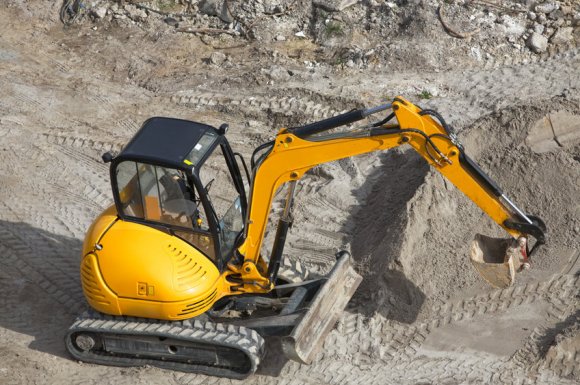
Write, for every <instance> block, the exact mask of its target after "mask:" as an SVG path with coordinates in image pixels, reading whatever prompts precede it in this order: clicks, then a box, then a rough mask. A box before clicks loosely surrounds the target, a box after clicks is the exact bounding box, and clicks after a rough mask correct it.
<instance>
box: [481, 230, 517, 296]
mask: <svg viewBox="0 0 580 385" xmlns="http://www.w3.org/2000/svg"><path fill="white" fill-rule="evenodd" d="M470 259H471V262H472V263H473V266H475V269H476V270H477V271H478V273H479V274H480V275H481V276H482V277H483V279H485V280H486V281H487V282H489V283H490V284H491V285H492V286H494V287H497V288H505V287H508V286H511V285H512V284H513V283H514V280H515V275H516V272H517V271H519V270H520V268H521V267H522V265H524V264H525V263H526V260H527V255H526V251H525V246H519V245H518V242H517V241H516V240H515V239H513V238H508V239H503V238H491V237H487V236H485V235H481V234H476V236H475V239H474V240H473V241H472V243H471V250H470Z"/></svg>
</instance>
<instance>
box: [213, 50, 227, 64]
mask: <svg viewBox="0 0 580 385" xmlns="http://www.w3.org/2000/svg"><path fill="white" fill-rule="evenodd" d="M227 58H228V57H227V56H226V54H225V53H222V52H212V54H211V55H210V57H209V61H210V63H211V64H215V65H217V66H219V65H222V64H223V63H224V62H225V61H226V59H227Z"/></svg>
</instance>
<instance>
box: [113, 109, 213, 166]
mask: <svg viewBox="0 0 580 385" xmlns="http://www.w3.org/2000/svg"><path fill="white" fill-rule="evenodd" d="M218 137H219V134H218V132H217V130H216V129H215V128H214V127H212V126H209V125H207V124H203V123H197V122H192V121H188V120H182V119H175V118H164V117H154V118H150V119H148V120H147V121H146V122H145V123H143V126H142V127H141V129H140V130H139V131H138V132H137V133H136V134H135V136H134V137H133V139H131V141H130V142H129V143H128V144H127V145H126V146H125V148H123V150H122V151H121V153H120V154H119V155H118V156H117V157H116V161H121V160H129V159H130V160H136V161H144V162H148V163H158V164H162V165H166V166H170V167H173V168H180V169H189V168H191V167H192V166H193V167H195V166H196V165H197V163H198V162H199V161H200V160H201V159H203V155H204V154H206V153H207V152H208V150H210V149H211V148H213V147H214V143H215V142H216V139H217V138H218Z"/></svg>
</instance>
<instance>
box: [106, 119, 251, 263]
mask: <svg viewBox="0 0 580 385" xmlns="http://www.w3.org/2000/svg"><path fill="white" fill-rule="evenodd" d="M222 130H223V131H225V130H224V129H223V128H222ZM208 164H211V167H210V166H207V165H208ZM111 181H112V187H113V196H114V199H115V205H116V208H117V213H118V215H119V217H120V218H121V219H122V220H125V221H131V222H137V223H141V224H144V225H147V226H151V227H154V228H158V229H162V230H165V231H169V232H170V233H171V234H173V235H175V236H178V237H179V238H181V239H182V240H184V241H186V242H187V243H189V244H191V245H193V246H194V247H195V248H196V249H197V250H200V251H201V252H203V254H205V255H206V256H207V257H208V258H209V259H211V260H212V261H213V262H214V263H215V264H216V265H217V267H218V269H219V270H220V271H221V270H222V268H223V266H225V263H226V262H227V261H228V259H229V258H230V257H231V255H232V251H233V249H234V245H235V244H236V239H239V237H240V236H241V234H242V232H243V229H244V216H245V212H246V207H247V202H246V196H245V191H244V186H243V182H242V179H241V176H240V171H239V168H238V165H237V162H236V161H235V158H234V155H233V153H232V151H231V148H230V146H229V144H228V142H227V140H226V139H225V136H224V135H223V132H221V131H220V130H219V129H215V128H213V127H211V126H207V125H204V124H200V123H195V122H190V121H185V120H179V119H171V118H159V117H156V118H151V119H149V120H148V121H147V122H145V124H144V125H143V127H142V129H141V130H140V131H139V132H138V133H137V134H136V135H135V137H134V138H133V140H132V141H131V142H130V143H129V144H128V145H127V146H126V147H125V148H124V149H123V151H122V152H121V153H120V154H119V155H118V156H116V157H115V158H114V159H112V165H111ZM218 186H219V187H218ZM212 187H218V188H219V191H218V194H216V196H215V197H213V199H212V197H211V196H210V195H211V194H210V193H209V191H210V190H211V189H212Z"/></svg>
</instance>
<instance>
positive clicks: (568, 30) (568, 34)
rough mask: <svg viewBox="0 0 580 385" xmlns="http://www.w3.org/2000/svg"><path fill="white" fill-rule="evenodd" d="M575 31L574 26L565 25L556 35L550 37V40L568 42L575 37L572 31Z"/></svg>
mask: <svg viewBox="0 0 580 385" xmlns="http://www.w3.org/2000/svg"><path fill="white" fill-rule="evenodd" d="M573 32H574V28H572V27H563V28H559V29H558V30H557V31H556V33H555V34H554V35H552V37H551V38H550V42H552V43H554V44H562V43H567V42H569V41H571V40H572V39H573V36H572V33H573Z"/></svg>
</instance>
